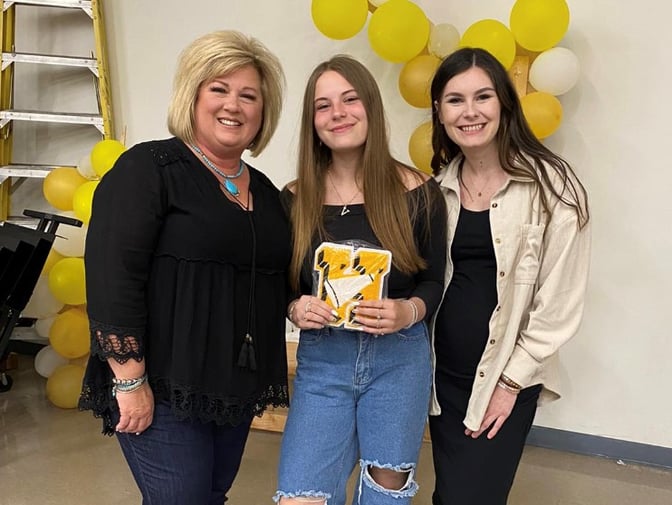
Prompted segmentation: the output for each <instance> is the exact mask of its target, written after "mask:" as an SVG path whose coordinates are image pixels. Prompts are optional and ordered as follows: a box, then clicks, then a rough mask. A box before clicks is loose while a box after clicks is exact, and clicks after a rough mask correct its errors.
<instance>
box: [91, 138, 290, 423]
mask: <svg viewBox="0 0 672 505" xmlns="http://www.w3.org/2000/svg"><path fill="white" fill-rule="evenodd" d="M249 171H250V193H251V195H252V199H253V203H254V205H253V207H254V209H253V210H252V211H250V212H246V211H244V210H243V209H242V208H240V207H239V206H238V205H236V204H235V203H234V202H231V201H230V200H229V199H228V198H226V196H225V195H224V194H223V193H222V191H221V189H220V187H219V182H218V180H217V179H216V177H215V176H214V175H213V174H212V173H211V172H210V171H209V170H208V169H207V168H206V167H205V166H204V165H203V164H202V163H201V162H200V161H199V160H198V159H197V158H196V157H195V156H194V154H193V153H192V152H191V151H190V150H189V149H188V148H187V147H186V145H185V144H184V143H183V142H182V141H180V140H179V139H176V138H171V139H166V140H160V141H153V142H147V143H142V144H138V145H136V146H135V147H133V148H131V149H129V150H128V151H127V152H125V153H124V154H123V155H122V156H121V157H120V158H119V160H118V161H117V163H116V164H115V166H114V168H113V169H112V170H111V171H110V172H108V173H107V174H106V175H105V176H104V177H103V179H102V180H101V182H100V184H99V186H98V187H97V189H96V193H95V197H94V203H93V214H92V219H91V223H90V225H89V230H88V232H87V238H86V254H85V265H86V272H87V279H86V284H87V298H88V300H87V310H88V314H89V321H90V325H91V335H92V340H91V358H90V359H89V363H88V366H87V371H86V375H85V378H84V386H83V391H82V395H81V397H80V402H79V407H80V409H90V410H93V413H94V415H96V416H97V417H102V418H103V422H104V425H103V431H104V433H107V434H111V433H113V430H114V425H113V419H115V417H116V415H117V411H118V407H117V404H116V401H115V400H114V399H113V398H112V396H111V379H112V373H111V370H110V368H109V366H108V364H107V361H106V360H107V359H108V358H110V357H113V358H114V359H115V360H116V361H118V362H120V363H124V362H126V361H128V360H129V359H139V358H142V357H144V358H145V364H146V371H147V374H148V376H149V382H150V385H151V387H152V389H153V392H154V396H155V400H156V401H157V402H159V401H164V402H169V403H170V405H171V408H172V411H173V412H174V413H175V415H176V416H177V417H178V418H179V419H192V420H199V421H202V422H210V421H214V422H215V423H217V424H231V425H236V424H238V423H239V422H241V421H242V420H243V419H245V418H249V416H251V415H259V414H261V413H262V412H263V411H264V409H265V408H266V407H267V406H268V405H274V406H281V405H282V406H286V405H287V404H288V394H287V361H286V352H285V311H286V307H287V283H286V271H287V266H288V264H289V259H290V256H291V250H290V245H291V244H290V232H289V224H288V222H287V219H286V217H285V215H284V212H283V210H282V207H281V205H280V201H279V196H278V194H279V192H278V190H277V188H276V187H275V186H274V185H273V184H272V183H271V181H270V180H269V179H268V178H267V177H266V176H265V175H263V174H262V173H261V172H259V171H258V170H256V169H254V168H253V167H249ZM247 333H249V334H250V335H251V336H252V342H251V343H252V346H248V345H244V341H245V335H246V334H247ZM241 351H243V352H242V354H243V355H242V356H241Z"/></svg>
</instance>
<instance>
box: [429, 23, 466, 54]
mask: <svg viewBox="0 0 672 505" xmlns="http://www.w3.org/2000/svg"><path fill="white" fill-rule="evenodd" d="M459 43H460V32H459V31H458V30H457V28H455V27H454V26H453V25H451V24H450V23H440V24H438V25H434V26H432V29H431V31H430V32H429V42H428V43H427V49H429V52H430V53H431V54H433V55H435V56H438V57H439V58H445V57H446V56H448V55H449V54H450V53H452V52H453V51H455V49H457V46H458V45H459Z"/></svg>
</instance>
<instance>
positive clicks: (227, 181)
mask: <svg viewBox="0 0 672 505" xmlns="http://www.w3.org/2000/svg"><path fill="white" fill-rule="evenodd" d="M191 148H192V149H193V150H194V151H196V152H197V153H198V154H199V155H200V157H201V158H203V161H204V162H205V164H206V165H208V167H209V168H211V169H212V170H213V171H214V172H215V173H216V174H217V175H219V176H221V177H223V178H224V183H223V184H222V187H223V188H224V189H226V191H227V192H228V193H229V194H230V195H231V196H233V197H234V198H235V199H236V200H238V197H239V196H240V190H239V189H238V186H237V185H236V183H235V182H233V181H232V180H231V179H237V178H238V177H240V176H241V175H243V170H245V163H243V160H242V159H241V160H240V163H239V165H238V172H236V173H235V174H233V175H229V174H226V173H224V172H222V171H221V170H220V169H219V168H217V166H215V164H214V163H213V162H212V161H210V159H209V158H208V157H207V156H206V155H205V153H204V152H203V151H201V150H200V149H199V148H198V146H197V145H195V144H191ZM238 202H239V203H240V200H238ZM240 205H241V206H242V207H243V208H245V207H246V206H244V205H243V204H242V203H240ZM248 205H249V201H248ZM245 210H247V209H245Z"/></svg>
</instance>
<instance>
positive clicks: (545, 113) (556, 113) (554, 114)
mask: <svg viewBox="0 0 672 505" xmlns="http://www.w3.org/2000/svg"><path fill="white" fill-rule="evenodd" d="M520 104H521V105H522V107H523V114H524V115H525V119H526V120H527V124H528V125H530V129H531V130H532V133H534V135H535V136H536V137H537V138H538V139H545V138H546V137H548V136H549V135H552V134H553V133H554V132H555V130H557V129H558V127H559V126H560V123H561V122H562V104H561V103H560V100H558V99H557V98H556V97H554V96H553V95H551V94H550V93H544V92H541V91H535V92H534V93H529V94H527V95H525V96H524V97H522V98H521V99H520Z"/></svg>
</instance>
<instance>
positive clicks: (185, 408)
mask: <svg viewBox="0 0 672 505" xmlns="http://www.w3.org/2000/svg"><path fill="white" fill-rule="evenodd" d="M91 365H93V367H92V366H91ZM150 385H151V388H152V390H153V391H154V398H155V399H157V400H158V399H165V400H166V401H168V402H169V403H170V406H171V410H172V411H173V413H174V414H175V417H177V418H178V419H182V420H184V419H189V420H192V421H200V422H203V423H207V422H214V423H215V424H218V425H224V424H229V425H233V426H236V425H238V424H240V423H241V422H242V421H243V420H244V419H246V418H249V416H250V415H252V416H261V415H262V414H263V413H264V411H265V410H266V408H267V407H269V406H273V407H276V408H277V407H289V394H288V390H287V384H286V383H281V384H271V385H269V386H268V387H267V388H266V389H265V390H264V391H262V392H261V393H260V394H259V396H257V397H253V398H247V399H239V398H221V397H215V396H212V395H208V394H205V393H203V392H200V391H195V390H193V389H192V388H189V387H184V386H177V385H172V384H171V383H170V381H167V380H165V379H156V380H153V379H152V378H151V377H150ZM111 391H112V375H111V373H110V371H109V367H107V366H106V363H103V362H101V361H98V360H95V361H93V362H90V363H89V368H88V369H87V374H86V376H85V377H84V387H83V388H82V393H81V395H80V397H79V405H78V407H79V409H80V410H91V411H92V412H93V415H94V416H95V417H97V418H100V419H102V421H103V430H102V432H103V434H105V435H113V434H114V428H115V425H116V423H117V422H118V420H119V406H118V404H117V402H116V400H115V399H114V398H113V397H112V392H111Z"/></svg>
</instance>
